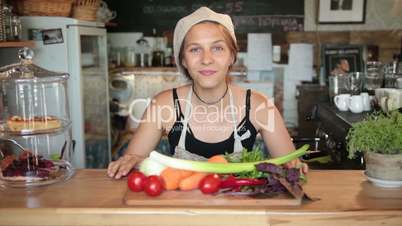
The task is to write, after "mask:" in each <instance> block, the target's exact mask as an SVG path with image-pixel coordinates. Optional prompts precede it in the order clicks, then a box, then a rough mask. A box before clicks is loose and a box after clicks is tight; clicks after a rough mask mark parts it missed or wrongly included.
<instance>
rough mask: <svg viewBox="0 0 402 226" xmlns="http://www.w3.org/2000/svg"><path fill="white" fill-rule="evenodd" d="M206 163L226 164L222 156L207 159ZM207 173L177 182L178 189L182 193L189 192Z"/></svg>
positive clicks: (193, 175) (196, 174)
mask: <svg viewBox="0 0 402 226" xmlns="http://www.w3.org/2000/svg"><path fill="white" fill-rule="evenodd" d="M208 162H215V163H227V162H228V161H227V160H226V159H225V157H224V156H223V155H214V156H212V157H211V158H209V159H208ZM206 175H208V174H207V173H197V172H195V173H193V174H192V175H191V176H189V177H186V178H184V179H182V180H180V182H179V188H180V190H182V191H189V190H193V189H197V188H198V184H199V183H200V181H201V180H202V178H204V177H205V176H206Z"/></svg>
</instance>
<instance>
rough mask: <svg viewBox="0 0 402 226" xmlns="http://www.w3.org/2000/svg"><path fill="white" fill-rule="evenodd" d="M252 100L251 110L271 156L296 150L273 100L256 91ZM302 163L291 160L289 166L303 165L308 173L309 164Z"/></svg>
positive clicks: (303, 168)
mask: <svg viewBox="0 0 402 226" xmlns="http://www.w3.org/2000/svg"><path fill="white" fill-rule="evenodd" d="M253 97H254V98H253ZM251 102H254V104H252V106H251V110H252V112H254V120H255V125H256V129H257V130H258V131H259V132H260V134H261V136H262V138H263V140H264V143H265V145H266V146H267V148H268V149H269V151H270V154H271V156H273V157H278V156H282V155H286V154H288V153H289V152H292V151H294V150H295V146H294V145H293V142H292V140H291V138H290V135H289V132H288V130H287V128H286V126H285V123H284V121H283V118H282V116H281V114H280V113H279V111H278V109H277V108H276V107H275V105H274V103H273V101H272V100H271V99H268V98H267V97H265V96H263V95H261V94H258V93H255V94H253V95H252V101H251ZM301 164H302V163H301V162H300V161H299V160H298V159H296V160H294V161H291V162H289V163H288V167H298V166H301V167H302V171H303V172H305V173H307V171H308V166H307V165H306V164H302V165H301Z"/></svg>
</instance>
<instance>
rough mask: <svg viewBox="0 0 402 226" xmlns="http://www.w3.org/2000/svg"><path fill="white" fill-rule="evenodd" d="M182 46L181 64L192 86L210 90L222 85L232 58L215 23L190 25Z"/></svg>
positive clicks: (221, 32)
mask: <svg viewBox="0 0 402 226" xmlns="http://www.w3.org/2000/svg"><path fill="white" fill-rule="evenodd" d="M183 45H184V48H183V60H182V64H183V66H184V67H185V68H186V69H187V71H188V73H189V74H190V76H191V78H192V79H193V80H194V82H195V83H197V84H198V85H200V86H201V87H203V88H213V87H216V86H219V85H220V84H222V82H223V83H224V82H225V78H226V75H227V74H228V71H229V66H230V65H232V64H233V61H234V56H233V54H232V53H231V51H230V49H229V47H228V44H227V42H226V40H225V39H224V35H223V31H222V30H221V29H220V28H219V26H218V25H217V24H215V23H211V22H204V23H200V24H196V25H194V26H193V27H192V28H191V29H190V30H189V31H188V33H187V35H186V38H185V40H184V44H183Z"/></svg>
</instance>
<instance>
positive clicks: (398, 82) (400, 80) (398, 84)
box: [396, 78, 402, 89]
mask: <svg viewBox="0 0 402 226" xmlns="http://www.w3.org/2000/svg"><path fill="white" fill-rule="evenodd" d="M396 88H398V89H402V78H397V79H396Z"/></svg>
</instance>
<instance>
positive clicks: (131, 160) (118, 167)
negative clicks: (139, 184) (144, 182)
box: [107, 154, 144, 179]
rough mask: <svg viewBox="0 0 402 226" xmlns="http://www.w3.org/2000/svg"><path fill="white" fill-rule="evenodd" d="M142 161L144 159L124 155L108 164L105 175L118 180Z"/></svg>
mask: <svg viewBox="0 0 402 226" xmlns="http://www.w3.org/2000/svg"><path fill="white" fill-rule="evenodd" d="M143 159H144V157H141V156H138V155H133V154H125V155H123V156H122V157H120V158H119V159H118V160H116V161H113V162H111V163H110V164H109V166H108V168H107V174H108V176H109V177H111V178H115V179H120V178H121V177H124V176H127V174H128V173H129V172H130V170H131V169H132V168H133V167H134V166H135V165H136V164H137V163H139V162H141V161H142V160H143Z"/></svg>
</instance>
